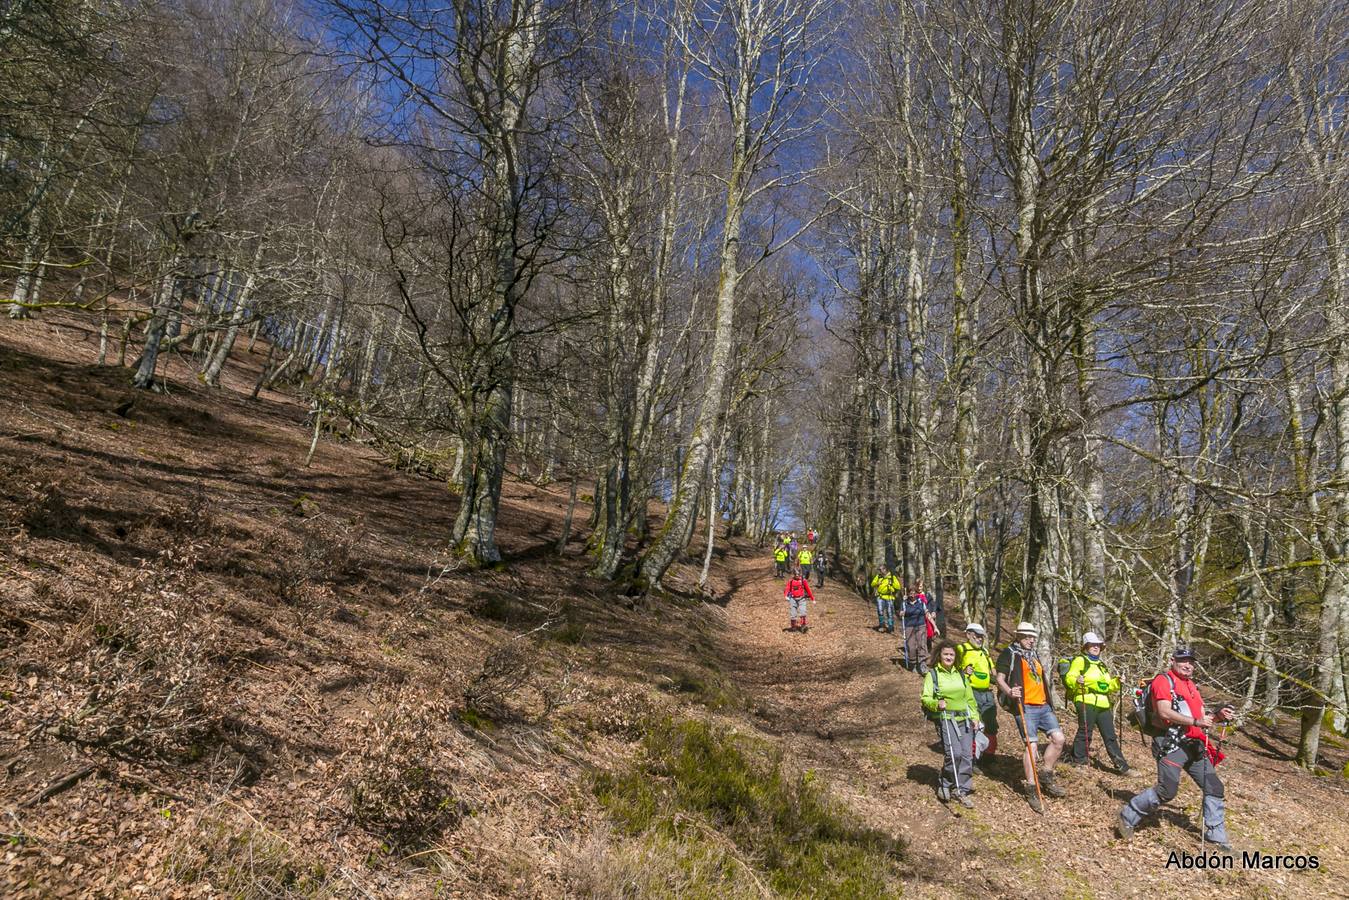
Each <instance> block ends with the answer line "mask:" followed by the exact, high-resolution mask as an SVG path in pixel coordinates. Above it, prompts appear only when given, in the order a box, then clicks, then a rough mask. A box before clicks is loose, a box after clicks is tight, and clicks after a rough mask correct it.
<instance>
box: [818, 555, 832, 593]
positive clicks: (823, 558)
mask: <svg viewBox="0 0 1349 900" xmlns="http://www.w3.org/2000/svg"><path fill="white" fill-rule="evenodd" d="M827 568H829V552H828V551H827V550H821V551H820V555H819V556H817V557H815V587H817V588H822V587H824V575H825V571H824V570H825V569H827Z"/></svg>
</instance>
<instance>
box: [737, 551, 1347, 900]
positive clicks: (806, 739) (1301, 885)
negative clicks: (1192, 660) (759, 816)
mask: <svg viewBox="0 0 1349 900" xmlns="http://www.w3.org/2000/svg"><path fill="white" fill-rule="evenodd" d="M731 562H732V565H733V566H734V582H735V583H736V584H737V589H736V591H735V592H734V594H733V595H732V597H731V600H730V602H729V604H728V605H727V608H726V613H727V625H728V633H727V638H726V645H725V653H726V661H725V665H726V671H727V673H728V675H729V676H730V677H731V678H732V679H733V681H734V682H735V684H736V686H737V687H738V688H739V690H740V691H741V692H743V693H744V694H745V695H746V696H747V697H748V698H749V700H750V704H749V705H750V708H751V710H752V712H753V714H754V716H755V719H756V724H757V725H758V727H759V728H760V729H761V730H763V731H765V732H767V733H769V734H771V735H774V736H776V737H778V738H780V739H781V740H782V742H783V744H784V747H785V749H786V751H787V754H788V756H789V758H791V759H792V760H793V761H795V762H796V763H797V764H799V765H801V766H802V767H804V768H810V769H814V770H816V771H817V772H819V773H820V774H821V775H822V776H825V777H827V778H828V780H829V783H830V785H831V788H832V789H833V790H834V792H835V793H836V794H838V795H839V796H841V797H843V798H844V799H845V800H846V801H847V802H848V803H849V804H850V805H851V806H852V807H853V808H854V809H855V810H856V811H857V812H858V814H859V815H861V816H862V817H863V818H865V819H866V820H867V821H868V822H869V823H870V824H872V825H875V826H877V827H881V828H884V829H886V830H888V831H890V832H891V833H894V834H898V835H901V836H903V837H904V838H905V839H906V841H907V843H908V845H909V847H910V853H909V858H910V860H911V864H912V868H911V871H910V875H911V877H912V878H913V882H912V883H911V888H910V891H909V894H911V895H917V896H925V897H953V896H974V895H979V896H1003V897H1023V896H1024V897H1030V896H1038V897H1044V896H1080V897H1087V896H1158V895H1163V894H1169V893H1172V892H1174V891H1176V890H1178V889H1181V888H1183V887H1188V888H1193V889H1196V890H1201V891H1204V892H1205V896H1234V897H1249V896H1307V895H1313V894H1324V893H1325V892H1326V891H1327V890H1329V892H1330V893H1331V894H1335V893H1336V892H1337V890H1338V888H1332V887H1331V886H1332V885H1339V884H1342V881H1339V879H1342V878H1343V877H1344V876H1345V872H1344V861H1345V858H1346V847H1345V842H1346V838H1345V835H1344V833H1343V832H1344V829H1343V828H1342V826H1341V825H1339V823H1338V822H1337V821H1336V817H1335V815H1334V811H1333V810H1334V802H1333V801H1332V802H1327V794H1326V793H1324V792H1325V788H1326V786H1325V785H1323V784H1318V783H1317V782H1318V781H1320V782H1324V779H1311V778H1307V777H1304V776H1300V775H1297V774H1294V772H1295V770H1293V769H1292V768H1291V767H1283V768H1284V770H1285V779H1286V780H1285V781H1284V782H1283V784H1282V785H1280V784H1278V783H1276V784H1274V785H1273V786H1272V787H1271V785H1269V783H1268V782H1267V781H1260V782H1257V781H1256V777H1257V776H1256V771H1257V766H1265V767H1267V766H1268V763H1269V761H1268V760H1263V761H1259V762H1257V760H1256V759H1255V758H1254V755H1253V754H1248V757H1249V758H1244V759H1243V760H1242V761H1241V764H1240V765H1231V766H1224V770H1225V771H1224V777H1225V778H1227V780H1228V784H1229V788H1228V797H1229V807H1230V808H1231V812H1230V813H1229V821H1230V822H1231V825H1232V831H1233V834H1234V839H1235V840H1237V843H1238V848H1239V849H1251V850H1255V849H1261V850H1266V851H1268V852H1277V853H1318V854H1319V856H1320V866H1321V868H1320V869H1319V870H1318V871H1316V872H1288V871H1258V870H1245V871H1243V870H1242V869H1241V868H1240V867H1239V866H1238V868H1237V869H1236V870H1234V871H1227V872H1198V871H1188V872H1177V871H1175V870H1168V869H1167V868H1166V866H1165V864H1166V862H1167V857H1168V855H1169V853H1170V851H1171V849H1177V850H1180V851H1188V852H1191V853H1197V852H1198V851H1199V845H1198V832H1197V830H1196V829H1195V828H1194V827H1193V826H1192V825H1191V821H1192V820H1193V821H1194V822H1197V821H1198V805H1199V793H1198V791H1197V790H1196V789H1195V788H1194V786H1193V785H1192V784H1190V783H1189V781H1188V779H1187V780H1186V782H1185V784H1184V785H1183V786H1182V789H1181V794H1180V796H1179V797H1178V799H1177V801H1176V803H1175V804H1173V807H1172V808H1171V809H1170V810H1168V811H1166V812H1165V813H1164V815H1163V817H1162V820H1161V822H1160V823H1159V824H1158V825H1156V826H1152V827H1148V828H1145V829H1142V830H1140V832H1139V835H1138V836H1137V837H1136V838H1135V839H1134V841H1133V842H1131V843H1128V844H1125V843H1123V842H1121V841H1118V840H1116V839H1115V837H1114V835H1113V833H1112V831H1111V828H1112V825H1113V822H1114V816H1115V812H1116V810H1117V809H1118V808H1119V806H1120V805H1121V804H1122V803H1123V802H1124V800H1126V799H1127V798H1128V797H1129V796H1130V795H1131V794H1132V793H1133V792H1135V791H1137V790H1139V789H1141V788H1142V787H1144V786H1146V785H1147V784H1148V783H1150V782H1151V775H1152V769H1153V767H1152V763H1151V759H1150V755H1149V754H1148V753H1147V752H1146V751H1145V750H1144V749H1143V748H1142V747H1141V746H1140V745H1139V742H1138V738H1137V734H1136V733H1133V734H1126V735H1122V736H1121V740H1122V741H1123V742H1124V749H1125V753H1126V755H1127V756H1128V757H1129V758H1130V760H1131V761H1132V763H1133V765H1134V767H1135V768H1134V774H1133V775H1132V776H1129V777H1125V776H1120V775H1117V774H1115V773H1114V772H1113V771H1108V770H1106V769H1102V768H1099V767H1091V768H1088V769H1076V768H1073V767H1070V766H1067V765H1062V764H1061V765H1060V766H1059V778H1060V782H1061V783H1062V784H1063V785H1064V786H1065V787H1066V788H1067V790H1068V791H1069V797H1068V798H1067V799H1066V800H1059V801H1047V803H1048V808H1047V810H1046V814H1045V815H1044V816H1037V815H1035V814H1034V813H1032V812H1031V811H1030V809H1029V807H1028V806H1027V805H1026V803H1025V801H1024V799H1023V798H1022V797H1021V795H1020V794H1019V793H1018V792H1017V790H1016V787H1015V786H1016V785H1017V784H1018V783H1019V781H1020V778H1021V765H1020V760H1019V757H1014V756H1012V755H1011V753H1012V752H1015V746H1016V740H1017V738H1016V732H1015V726H1014V725H1013V724H1012V722H1011V719H1010V718H1009V717H1007V716H1006V715H1005V714H1001V715H1000V723H1001V726H1002V727H1001V732H1000V739H1001V741H1002V744H1003V746H1002V748H1001V752H1000V753H999V754H998V755H997V756H996V757H994V758H993V759H992V760H990V761H986V763H985V764H981V765H980V766H978V767H976V771H975V777H974V784H975V797H974V800H975V809H974V810H960V814H959V815H957V813H956V812H955V810H954V809H948V808H947V807H946V806H944V805H943V804H941V803H940V802H939V801H938V800H937V799H936V796H935V793H934V786H935V782H936V775H937V768H938V767H939V765H940V762H939V754H940V749H939V746H938V744H937V742H936V736H935V734H934V732H933V730H932V726H931V725H930V724H929V723H928V722H927V721H926V720H925V719H924V718H923V716H922V713H921V711H920V708H919V704H918V695H919V692H920V690H921V681H920V679H919V677H918V676H917V675H916V674H913V673H909V672H906V671H904V669H903V668H902V666H901V665H900V659H899V657H898V656H897V655H896V654H897V652H898V651H897V646H898V643H899V635H898V634H895V635H890V634H883V633H880V632H877V631H875V630H873V628H872V626H873V625H874V624H875V612H874V609H872V607H871V606H870V605H869V604H868V603H867V602H866V601H864V600H863V599H862V598H860V597H859V596H858V595H857V594H856V592H854V591H853V590H852V589H851V588H849V587H848V586H847V585H845V584H842V583H840V582H838V581H835V580H832V579H830V580H827V581H826V584H825V586H824V588H823V589H816V591H815V595H816V598H817V601H816V602H815V603H814V604H812V605H811V609H810V630H809V631H808V632H807V633H806V634H799V633H796V632H788V631H787V630H786V628H787V616H788V613H787V605H786V602H785V600H784V599H783V580H782V579H779V578H777V577H775V576H774V575H773V572H772V563H771V561H769V560H768V559H767V556H766V555H765V556H761V557H748V556H745V557H741V558H740V559H739V561H738V562H736V561H731ZM954 627H955V626H953V627H952V628H951V629H948V634H950V635H953V636H954V635H955V631H954ZM1061 721H1062V717H1061ZM1062 724H1063V726H1064V732H1065V734H1066V735H1067V737H1068V740H1069V741H1071V740H1072V735H1073V734H1074V731H1075V728H1076V725H1075V723H1073V722H1071V721H1062ZM1009 751H1010V752H1009ZM1241 752H1242V751H1241V750H1239V749H1238V750H1236V753H1234V755H1237V754H1240V753H1241ZM1293 784H1296V785H1297V791H1298V792H1299V793H1301V792H1302V791H1303V790H1305V791H1306V792H1307V794H1308V795H1309V796H1306V797H1305V798H1302V799H1301V800H1300V801H1292V798H1291V797H1288V796H1286V794H1287V793H1288V792H1290V788H1292V786H1293ZM1280 792H1284V793H1285V796H1284V797H1283V798H1282V799H1281V800H1275V799H1273V798H1275V797H1276V795H1278V794H1279V793H1280ZM1290 801H1291V802H1290ZM1308 804H1316V805H1318V806H1320V807H1321V808H1320V809H1319V810H1317V812H1316V813H1315V814H1314V815H1308V814H1307V813H1306V807H1307V805H1308ZM1332 872H1333V873H1334V875H1333V876H1332V875H1331V873H1332Z"/></svg>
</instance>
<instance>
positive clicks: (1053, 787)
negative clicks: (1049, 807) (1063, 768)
mask: <svg viewBox="0 0 1349 900" xmlns="http://www.w3.org/2000/svg"><path fill="white" fill-rule="evenodd" d="M1040 789H1041V790H1043V791H1044V792H1045V793H1046V794H1048V795H1049V796H1051V797H1057V798H1063V797H1067V796H1068V792H1067V791H1065V790H1064V789H1063V788H1061V787H1059V783H1058V780H1057V779H1056V778H1055V777H1054V773H1053V772H1045V773H1044V774H1043V775H1041V776H1040Z"/></svg>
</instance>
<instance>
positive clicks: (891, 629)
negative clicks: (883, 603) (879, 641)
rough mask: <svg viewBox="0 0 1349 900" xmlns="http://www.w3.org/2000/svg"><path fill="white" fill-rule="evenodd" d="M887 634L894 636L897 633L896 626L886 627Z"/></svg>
mask: <svg viewBox="0 0 1349 900" xmlns="http://www.w3.org/2000/svg"><path fill="white" fill-rule="evenodd" d="M885 632H886V634H894V633H895V626H894V625H893V624H890V625H886V626H885Z"/></svg>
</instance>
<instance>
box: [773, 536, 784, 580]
mask: <svg viewBox="0 0 1349 900" xmlns="http://www.w3.org/2000/svg"><path fill="white" fill-rule="evenodd" d="M773 574H774V575H776V576H777V577H778V578H781V577H783V576H784V575H786V574H787V548H786V547H785V546H783V545H782V544H779V545H778V546H777V548H776V549H774V550H773Z"/></svg>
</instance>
